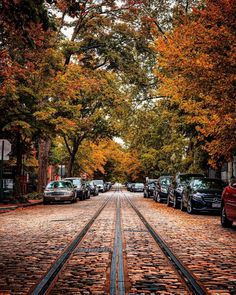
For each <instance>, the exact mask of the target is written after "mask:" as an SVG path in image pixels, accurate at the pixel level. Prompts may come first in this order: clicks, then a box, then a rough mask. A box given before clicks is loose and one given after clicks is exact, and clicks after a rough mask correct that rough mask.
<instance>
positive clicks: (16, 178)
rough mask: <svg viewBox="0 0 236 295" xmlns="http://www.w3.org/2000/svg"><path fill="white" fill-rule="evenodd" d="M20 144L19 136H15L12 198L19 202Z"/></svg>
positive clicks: (20, 193) (20, 194) (21, 154)
mask: <svg viewBox="0 0 236 295" xmlns="http://www.w3.org/2000/svg"><path fill="white" fill-rule="evenodd" d="M22 157H23V151H22V142H21V136H20V134H17V138H16V169H15V171H14V183H15V185H14V197H15V198H16V199H18V200H19V201H20V200H21V199H22V190H21V173H22Z"/></svg>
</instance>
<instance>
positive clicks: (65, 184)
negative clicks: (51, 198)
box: [46, 181, 72, 189]
mask: <svg viewBox="0 0 236 295" xmlns="http://www.w3.org/2000/svg"><path fill="white" fill-rule="evenodd" d="M71 187H72V184H71V183H70V182H69V181H67V182H66V181H53V182H50V183H49V184H48V185H47V187H46V189H55V188H71Z"/></svg>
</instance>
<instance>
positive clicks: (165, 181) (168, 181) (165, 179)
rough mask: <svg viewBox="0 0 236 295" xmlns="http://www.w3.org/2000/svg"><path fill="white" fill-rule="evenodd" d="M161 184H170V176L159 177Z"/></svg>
mask: <svg viewBox="0 0 236 295" xmlns="http://www.w3.org/2000/svg"><path fill="white" fill-rule="evenodd" d="M160 184H161V185H166V186H168V185H170V184H171V177H165V178H160Z"/></svg>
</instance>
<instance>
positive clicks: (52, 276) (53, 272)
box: [28, 196, 111, 295]
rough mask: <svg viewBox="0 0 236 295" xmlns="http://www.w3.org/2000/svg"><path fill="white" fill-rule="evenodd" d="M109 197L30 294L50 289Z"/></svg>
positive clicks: (36, 294) (39, 293)
mask: <svg viewBox="0 0 236 295" xmlns="http://www.w3.org/2000/svg"><path fill="white" fill-rule="evenodd" d="M110 199H111V196H110V197H108V198H107V199H106V201H105V202H104V203H103V204H102V206H101V207H100V208H99V209H98V210H97V212H96V213H95V214H94V215H93V217H92V218H91V219H90V221H89V222H88V223H87V224H86V225H85V226H84V228H83V229H82V230H81V232H80V233H79V234H78V235H77V236H76V237H75V238H74V240H73V241H72V242H71V243H70V244H69V245H68V246H67V248H66V249H65V250H64V251H63V253H62V254H61V255H60V256H59V257H58V258H57V260H56V261H55V262H54V263H53V265H52V266H51V267H50V269H49V270H48V271H47V273H46V275H45V276H44V277H43V278H42V279H41V280H40V282H39V283H37V284H36V286H34V287H33V288H32V290H30V291H29V293H28V294H30V295H42V294H47V292H48V291H49V290H50V289H51V287H52V286H53V285H54V283H55V281H56V278H57V277H58V274H59V273H60V271H61V269H62V268H63V266H64V265H65V263H66V262H67V261H68V260H69V259H70V257H71V255H72V254H73V251H74V250H75V248H76V247H77V246H78V244H79V243H80V242H81V240H82V238H83V237H84V236H85V235H86V233H87V232H88V230H89V229H90V227H91V226H92V224H93V223H94V221H95V220H96V219H97V217H98V216H99V215H100V213H101V212H102V211H103V209H104V208H105V207H106V205H107V203H108V202H109V200H110Z"/></svg>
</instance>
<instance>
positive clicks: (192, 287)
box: [122, 191, 208, 295]
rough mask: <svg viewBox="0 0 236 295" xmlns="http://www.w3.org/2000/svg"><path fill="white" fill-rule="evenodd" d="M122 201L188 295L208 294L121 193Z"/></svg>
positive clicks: (128, 199) (125, 195) (129, 200)
mask: <svg viewBox="0 0 236 295" xmlns="http://www.w3.org/2000/svg"><path fill="white" fill-rule="evenodd" d="M122 194H123V197H124V199H125V200H126V201H127V202H128V203H129V205H130V206H131V208H132V209H133V210H134V212H135V213H136V214H137V216H138V217H139V219H140V220H141V221H142V223H143V224H144V226H145V227H146V229H147V231H148V232H149V234H150V235H151V236H152V238H153V239H154V241H155V242H156V244H157V245H158V246H159V247H160V249H161V250H162V252H163V253H164V255H165V256H166V257H167V258H168V260H169V261H170V262H171V264H172V266H173V268H174V269H175V270H176V271H177V272H178V274H179V276H180V277H181V279H182V281H183V282H184V284H185V286H186V289H187V290H188V292H189V293H190V294H194V295H195V294H196V295H205V294H208V292H207V290H206V288H205V287H204V286H203V285H202V284H201V282H200V281H199V280H198V279H197V278H196V277H195V276H194V274H193V273H192V272H191V271H190V270H189V269H188V268H187V267H186V266H185V265H184V264H183V263H182V262H181V260H180V259H179V258H178V257H177V256H176V255H175V254H174V253H173V252H172V250H171V249H170V247H169V246H168V245H167V243H166V242H165V241H164V240H163V239H162V238H161V237H160V235H158V234H157V232H156V231H155V230H154V229H153V227H152V226H151V225H150V224H149V223H148V221H147V220H146V218H145V217H144V216H143V214H142V213H141V212H140V210H139V209H138V208H137V207H136V206H135V205H134V204H133V202H132V201H131V199H130V198H129V197H128V196H127V194H125V193H124V192H123V191H122Z"/></svg>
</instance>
